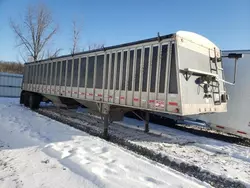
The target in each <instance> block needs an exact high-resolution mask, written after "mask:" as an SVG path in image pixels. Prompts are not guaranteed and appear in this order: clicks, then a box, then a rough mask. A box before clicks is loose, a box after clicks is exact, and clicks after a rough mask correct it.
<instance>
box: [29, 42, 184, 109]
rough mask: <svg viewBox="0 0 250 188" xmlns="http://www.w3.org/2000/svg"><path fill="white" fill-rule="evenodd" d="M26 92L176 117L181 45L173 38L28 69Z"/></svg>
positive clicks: (34, 65) (39, 64)
mask: <svg viewBox="0 0 250 188" xmlns="http://www.w3.org/2000/svg"><path fill="white" fill-rule="evenodd" d="M24 90H28V91H34V92H39V93H43V94H50V95H57V96H65V97H70V98H75V99H80V100H92V101H98V102H106V103H111V104H116V105H124V106H130V107H135V108H144V109H150V110H156V111H170V112H172V113H175V112H177V111H176V108H177V106H176V104H180V102H179V97H178V89H177V64H176V46H175V42H174V40H173V38H167V39H164V40H161V41H157V40H155V41H153V42H147V43H142V44H136V45H131V46H128V47H121V48H114V49H109V50H105V51H96V52H93V53H85V54H82V55H76V56H73V57H72V56H71V57H66V58H57V59H54V60H47V61H42V62H40V63H31V64H26V65H25V77H24ZM168 104H170V105H168Z"/></svg>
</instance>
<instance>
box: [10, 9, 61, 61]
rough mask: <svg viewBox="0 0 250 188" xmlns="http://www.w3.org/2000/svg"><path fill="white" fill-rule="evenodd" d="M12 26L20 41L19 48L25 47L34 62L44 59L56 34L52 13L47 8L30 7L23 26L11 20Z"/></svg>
mask: <svg viewBox="0 0 250 188" xmlns="http://www.w3.org/2000/svg"><path fill="white" fill-rule="evenodd" d="M10 26H11V28H12V30H13V31H14V33H15V34H16V36H17V39H18V44H17V46H18V47H23V48H24V49H25V51H26V52H27V55H28V56H29V57H32V58H33V60H34V61H37V60H39V59H41V58H42V54H44V50H45V47H46V45H47V44H48V42H49V41H50V40H51V39H52V37H53V36H54V35H55V34H56V32H57V29H58V27H57V26H53V20H52V17H51V13H50V12H49V11H48V9H47V8H46V7H45V6H38V7H28V9H27V12H26V15H25V17H24V20H23V22H22V23H21V24H17V23H15V22H14V21H13V20H10Z"/></svg>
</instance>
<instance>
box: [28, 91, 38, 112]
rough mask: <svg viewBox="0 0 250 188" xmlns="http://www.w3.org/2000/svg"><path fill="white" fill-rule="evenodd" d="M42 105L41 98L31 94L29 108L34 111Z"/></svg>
mask: <svg viewBox="0 0 250 188" xmlns="http://www.w3.org/2000/svg"><path fill="white" fill-rule="evenodd" d="M39 104H40V96H38V95H35V94H31V95H30V97H29V107H30V109H32V110H35V109H38V108H39Z"/></svg>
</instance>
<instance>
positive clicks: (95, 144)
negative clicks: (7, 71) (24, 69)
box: [0, 98, 208, 188]
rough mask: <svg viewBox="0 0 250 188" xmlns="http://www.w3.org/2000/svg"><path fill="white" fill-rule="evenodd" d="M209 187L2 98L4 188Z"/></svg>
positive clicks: (1, 175) (1, 170) (1, 178)
mask: <svg viewBox="0 0 250 188" xmlns="http://www.w3.org/2000/svg"><path fill="white" fill-rule="evenodd" d="M203 186H206V187H208V185H207V184H205V183H202V182H200V181H198V180H196V179H194V178H191V177H188V176H186V175H183V174H181V173H178V172H176V171H174V170H172V169H170V168H168V167H165V166H163V165H160V164H158V163H155V162H152V161H150V160H148V159H146V158H143V157H141V156H139V155H136V154H134V153H131V152H130V151H127V150H125V149H123V148H120V147H118V146H116V145H114V144H111V143H109V142H106V141H104V140H102V139H100V138H97V137H93V136H90V135H88V134H86V133H83V132H81V131H78V130H76V129H73V128H71V127H69V126H67V125H64V124H62V123H59V122H56V121H54V120H51V119H49V118H47V117H44V116H41V115H39V114H37V113H35V112H32V111H30V110H29V109H27V108H25V107H23V106H20V105H19V104H18V99H8V98H0V187H1V188H11V187H13V188H14V187H28V188H29V187H32V188H35V187H39V188H40V187H72V188H74V187H203Z"/></svg>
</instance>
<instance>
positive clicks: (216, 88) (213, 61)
mask: <svg viewBox="0 0 250 188" xmlns="http://www.w3.org/2000/svg"><path fill="white" fill-rule="evenodd" d="M209 52H210V50H209ZM218 61H221V60H219V59H217V55H216V49H215V48H214V57H211V55H210V72H211V73H214V74H216V75H218V70H222V68H219V67H218ZM210 86H212V95H213V99H214V104H215V105H220V104H221V97H220V96H221V95H220V93H221V92H220V83H219V81H218V80H212V81H211V84H210Z"/></svg>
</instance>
